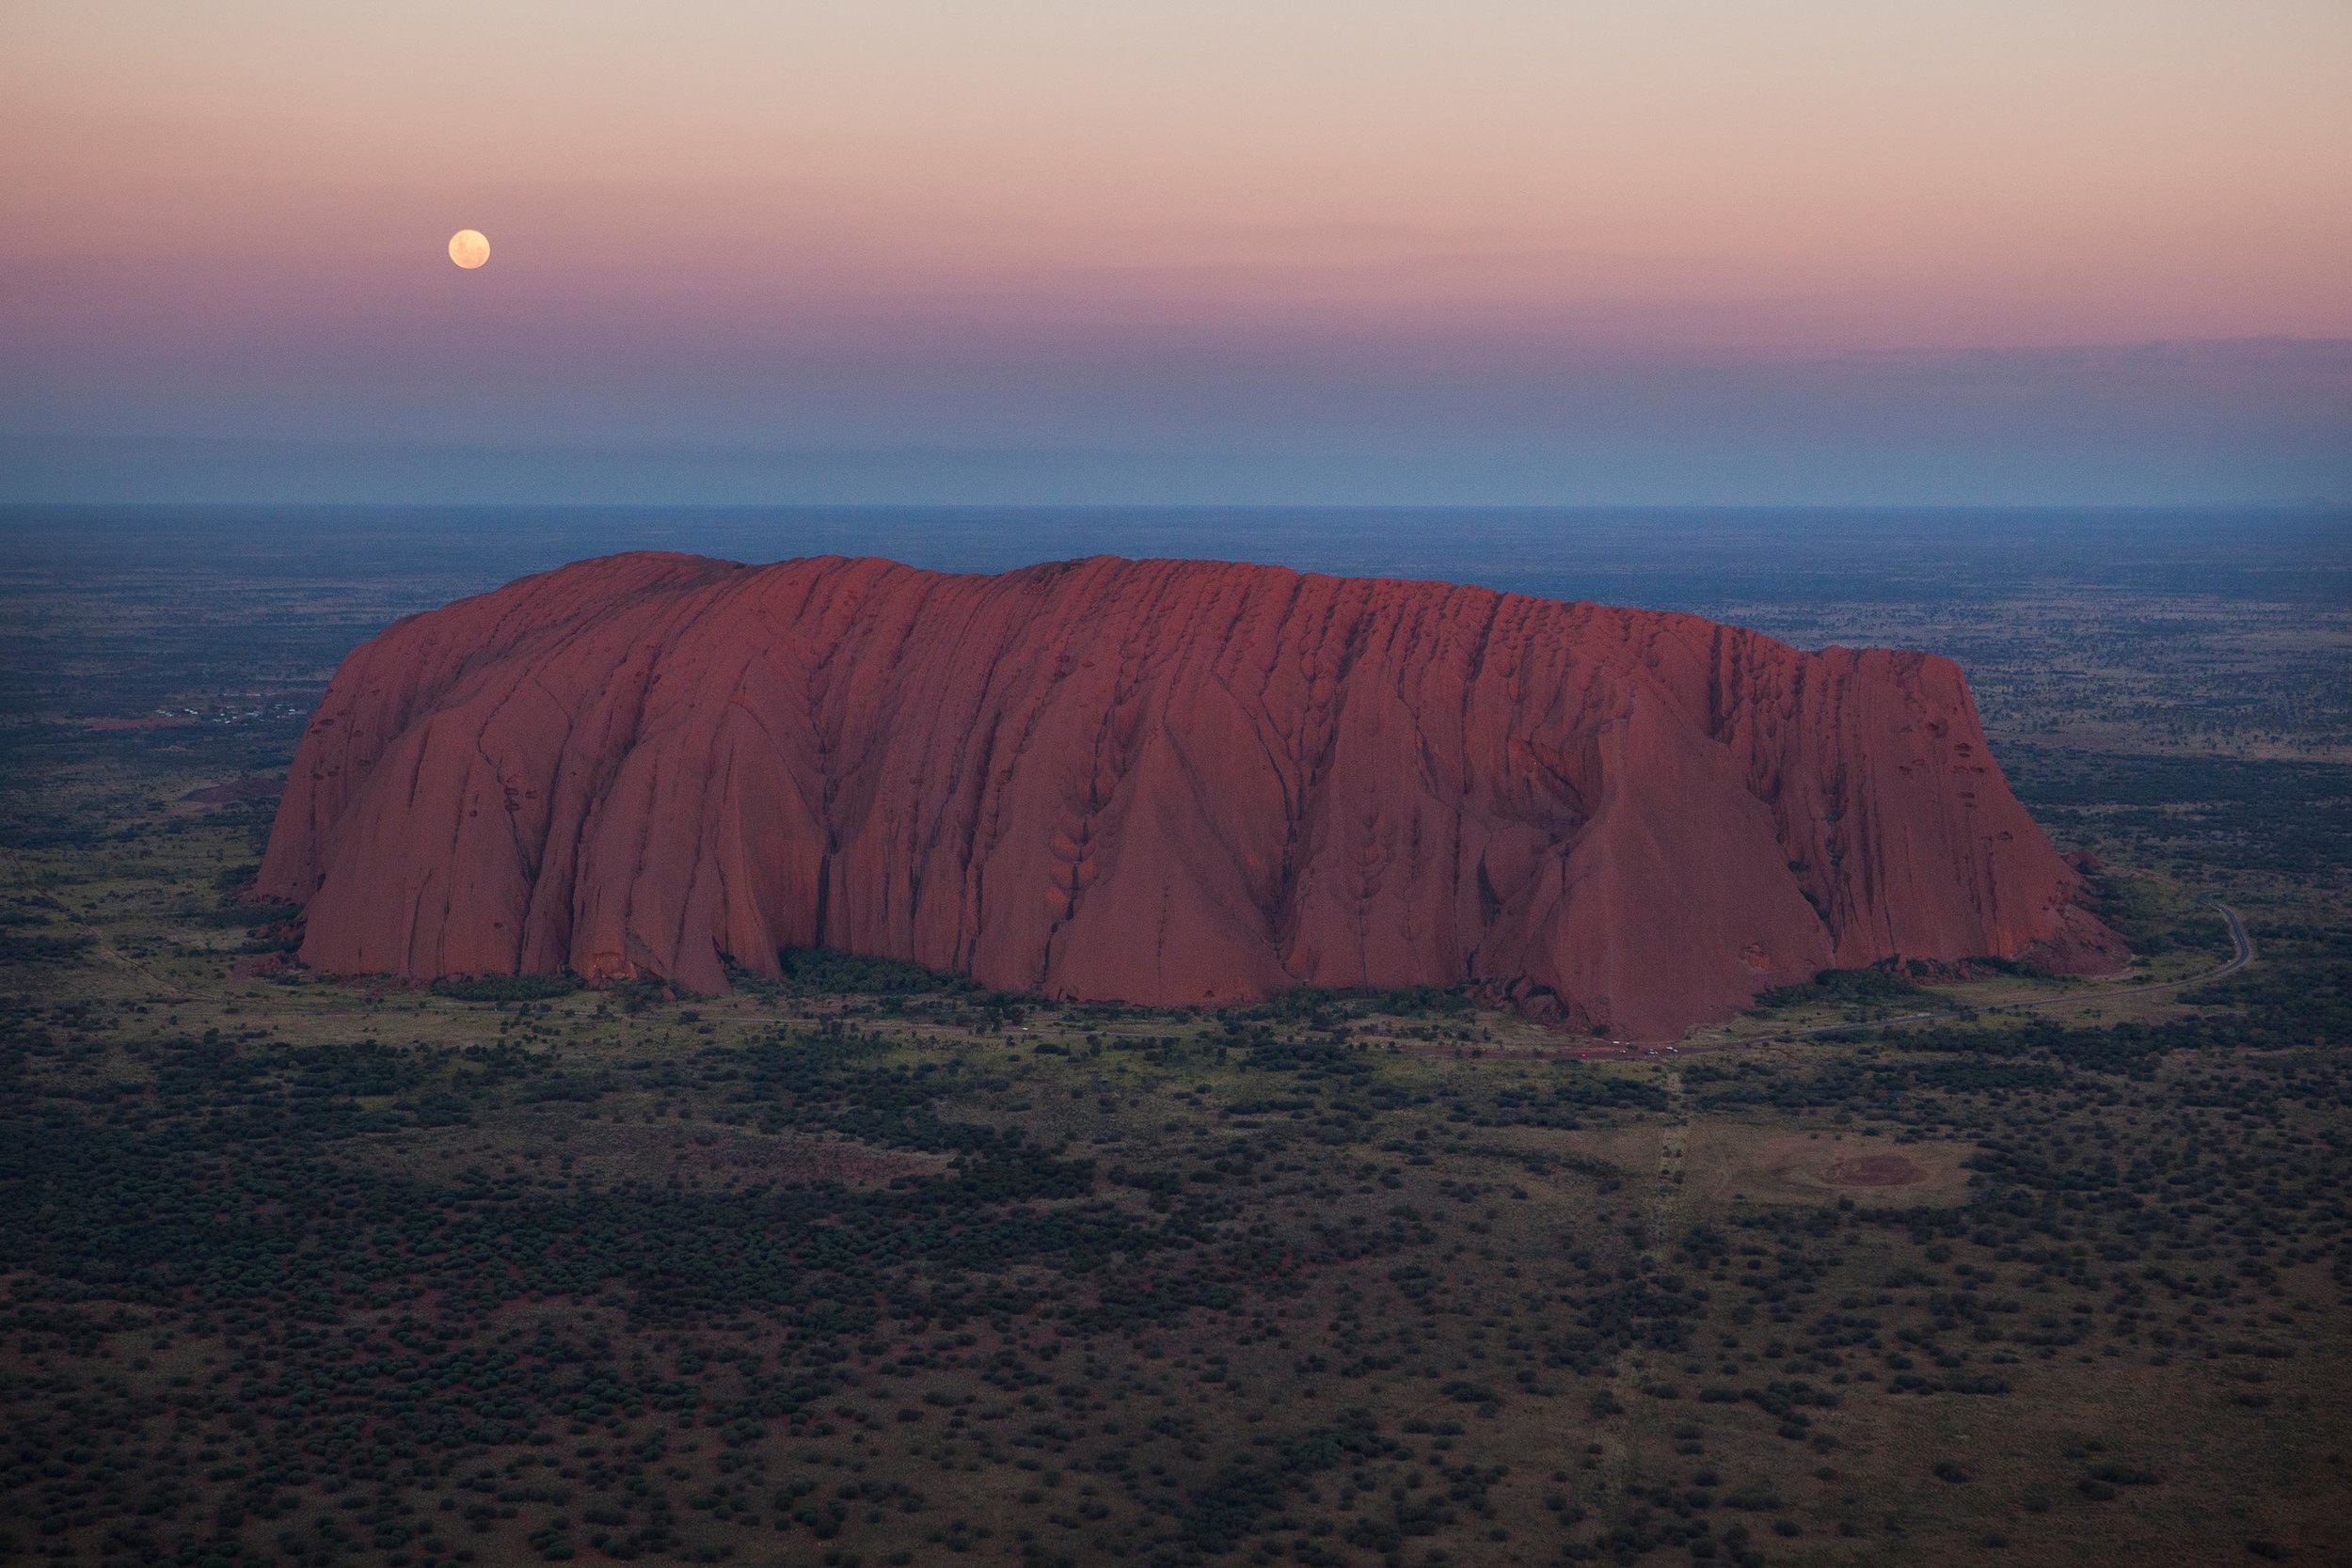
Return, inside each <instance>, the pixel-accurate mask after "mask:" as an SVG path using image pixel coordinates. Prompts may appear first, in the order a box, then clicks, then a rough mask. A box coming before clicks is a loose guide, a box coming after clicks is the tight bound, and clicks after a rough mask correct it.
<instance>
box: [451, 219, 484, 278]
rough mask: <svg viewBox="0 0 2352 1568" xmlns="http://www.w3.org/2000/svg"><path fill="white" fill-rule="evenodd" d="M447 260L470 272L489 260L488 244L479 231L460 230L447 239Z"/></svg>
mask: <svg viewBox="0 0 2352 1568" xmlns="http://www.w3.org/2000/svg"><path fill="white" fill-rule="evenodd" d="M449 259H450V260H451V261H454V262H456V263H457V264H458V265H459V266H461V267H464V268H465V269H466V270H468V271H469V272H470V271H472V270H473V269H474V268H475V267H478V266H480V265H481V264H482V263H483V262H485V261H488V260H489V259H490V242H489V241H488V239H486V238H485V237H484V235H483V232H482V230H479V229H460V230H458V231H457V232H456V233H454V234H452V235H451V236H450V237H449Z"/></svg>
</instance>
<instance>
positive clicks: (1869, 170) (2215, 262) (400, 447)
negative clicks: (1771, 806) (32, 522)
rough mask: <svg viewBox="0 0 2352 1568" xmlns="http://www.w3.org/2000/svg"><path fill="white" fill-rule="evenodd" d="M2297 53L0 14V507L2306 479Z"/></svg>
mask: <svg viewBox="0 0 2352 1568" xmlns="http://www.w3.org/2000/svg"><path fill="white" fill-rule="evenodd" d="M2347 58H2352V10H2347V9H2346V8H2344V7H2343V6H2342V5H2340V4H2334V3H2328V0H2251V3H2247V4H2237V5H2224V4H2220V3H2191V0H2143V3H2138V4H2133V5H2123V4H2119V3H2107V0H2085V3H2079V4H2070V5H2066V6H2060V7H2042V6H2031V5H2026V4H2022V3H2013V0H1998V3H1993V4H1986V5H1980V6H1970V7H1959V6H1948V7H1946V6H1914V5H1898V6H1884V5H1878V6H1865V5H1861V4H1844V3H1835V0H1787V3H1781V4H1772V5H1761V6H1735V5H1730V4H1695V3H1668V4H1652V5H1635V4H1630V3H1626V4H1575V5H1563V4H1553V5H1538V4H1532V3H1525V4H1523V3H1516V0H1474V3H1471V4H1466V5H1456V6H1451V7H1439V6H1436V5H1421V4H1399V3H1393V0H1375V3H1372V4H1366V5H1355V6H1340V5H1336V4H1323V3H1301V4H1290V5H1283V6H1278V7H1246V6H1241V5H1235V4H1229V3H1226V0H1203V3H1199V4H1192V5H1186V6H1175V5H1166V4H1158V3H1149V4H1140V5H1132V6H1121V7H1087V6H1080V5H1076V4H1074V3H1068V0H1041V3H1037V4H1026V5H1018V6H1009V7H983V6H979V5H975V4H969V3H948V0H930V3H918V0H883V3H879V4H874V5H867V6H861V7H857V8H829V9H822V10H820V9H818V8H805V7H799V6H787V5H775V6H769V5H754V4H749V3H730V0H687V3H683V4H679V5H675V6H672V7H666V8H645V7H637V6H626V5H620V4H612V3H603V0H596V3H584V4H575V5H563V6H558V5H553V4H544V5H543V4H524V3H515V0H504V3H499V4H491V5H475V6H457V5H453V4H438V3H434V4H420V5H413V6H407V7H402V8H379V9H373V10H367V11H362V10H358V9H356V8H318V7H300V6H295V5H293V4H291V3H285V0H236V3H229V4H222V5H218V6H213V7H208V8H202V9H201V10H198V9H194V8H176V7H165V6H161V5H155V4H131V3H104V0H100V3H80V4H73V5H66V4H58V3H52V0H27V3H25V4H21V5H17V6H12V7H10V8H8V10H7V12H6V13H5V15H0V149H4V150H0V499H15V500H24V499H67V500H72V499H80V500H126V499H127V500H142V499H144V500H154V499H178V500H241V501H242V500H252V501H289V500H412V499H413V500H484V501H496V500H520V501H565V500H576V499H596V500H671V501H695V500H723V501H839V500H872V501H993V502H1008V501H1010V502H1041V501H1077V502H1103V501H1171V502H1221V501H1235V502H1250V501H1329V502H1398V503H1410V502H1422V501H1438V502H1504V503H1509V502H1561V503H1573V502H1588V503H1589V502H1654V503H1669V504H1671V503H1701V502H1759V503H1771V502H1849V503H1851V502H1864V503H1897V502H1900V503H2002V502H2115V503H2152V502H2188V501H2268V500H2296V499H2344V498H2345V497H2347V496H2352V455H2348V454H2352V285H2347V282H2346V279H2347V278H2352V96H2348V95H2346V94H2345V93H2344V91H2343V90H2342V74H2343V73H2342V66H2343V62H2344V60H2345V59H2347ZM461 228H475V229H479V230H483V231H484V232H485V233H486V234H487V235H488V236H489V240H490V243H491V245H492V246H493V251H492V259H491V261H490V262H489V263H488V264H487V265H486V266H484V267H482V268H480V269H479V270H476V271H461V270H460V269H458V268H456V267H453V265H451V263H450V261H449V260H448V258H447V256H446V255H445V253H444V246H445V245H446V244H447V242H448V240H449V237H450V235H451V234H452V233H453V231H454V230H459V229H461Z"/></svg>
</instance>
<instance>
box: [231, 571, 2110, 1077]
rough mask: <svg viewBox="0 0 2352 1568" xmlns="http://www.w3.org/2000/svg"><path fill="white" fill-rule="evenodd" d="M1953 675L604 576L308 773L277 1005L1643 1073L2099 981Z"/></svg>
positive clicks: (1472, 597)
mask: <svg viewBox="0 0 2352 1568" xmlns="http://www.w3.org/2000/svg"><path fill="white" fill-rule="evenodd" d="M2077 888H2078V878H2077V876H2076V874H2075V873H2074V871H2073V870H2072V869H2070V868H2069V867H2068V866H2067V865H2066V864H2065V863H2063V862H2062V861H2061V860H2060V859H2059V857H2058V854H2057V853H2056V852H2055V851H2054V850H2053V849H2052V848H2051V847H2050V844H2049V842H2048V841H2047V840H2046V839H2045V838H2044V837H2043V836H2042V832H2041V831H2040V830H2039V829H2037V828H2036V827H2035V826H2034V824H2033V823H2032V821H2031V820H2030V819H2028V817H2027V816H2026V813H2025V811H2024V809H2023V808H2022V807H2020V806H2019V805H2018V803H2017V801H2016V799H2015V798H2014V797H2013V796H2012V795H2011V794H2010V790H2009V787H2008V785H2007V784H2006V783H2005V782H2004V781H2003V779H2002V777H2001V774H2000V771H1999V769H1998V768H1996V767H1995V766H1994V761H1993V758H1992V756H1991V754H1990V753H1989V752H1988V751H1987V748H1986V745H1985V741H1984V736H1983V735H1982V733H1981V731H1980V729H1979V725H1978V721H1977V717H1976V712H1975V708H1974V705H1973V704H1972V703H1971V701H1970V699H1969V695H1968V690H1967V687H1966V684H1965V682H1964V681H1963V677H1962V675H1961V673H1960V671H1959V669H1958V668H1957V667H1956V666H1954V665H1953V664H1951V663H1950V662H1948V661H1947V660H1945V659H1942V658H1938V657H1932V656H1930V655H1926V654H1918V653H1896V652H1889V651H1885V650H1880V649H1869V650H1863V651H1858V652H1857V651H1852V650H1848V649H1841V648H1831V649H1827V650H1825V651H1823V652H1820V653H1812V654H1808V653H1801V652H1798V651H1797V650H1795V649H1792V648H1789V647H1787V646H1785V645H1784V644H1781V643H1779V642H1775V641H1772V640H1771V639H1770V638H1767V637H1764V636H1762V635H1760V634H1758V633H1756V632H1752V631H1745V630H1741V629H1739V628H1736V627H1730V626H1717V625H1714V624H1712V623H1709V622H1707V621H1703V620H1700V619H1697V618H1695V617H1692V616H1688V615H1674V614H1658V613H1651V612H1645V611H1639V610H1613V609H1608V608H1605V607H1602V606H1598V605H1592V604H1562V603H1556V602H1552V601H1549V600H1542V599H1532V598H1525V597H1520V596H1517V595H1513V594H1495V593H1490V592H1487V591H1486V590H1483V589H1476V588H1461V587H1454V586H1450V585H1447V584H1443V583H1434V582H1399V581H1390V580H1381V579H1364V578H1328V577H1316V576H1302V575H1300V574H1297V573H1295V572H1290V571H1286V570H1281V569H1278V568H1274V567H1265V566H1247V565H1231V564H1219V563H1214V562H1180V561H1144V562H1132V561H1122V560H1118V559H1114V558H1097V559H1093V560H1089V561H1080V562H1063V563H1058V564H1055V565H1048V566H1038V567H1032V568H1029V569H1026V570H1023V571H1018V572H1011V573H1008V574H1006V575H1004V576H1001V577H955V576H944V575H941V574H937V573H932V572H925V571H919V570H916V569H914V568H912V567H908V566H903V565H899V564H897V563H895V562H887V561H875V560H856V561H850V560H841V559H836V558H826V559H816V560H805V561H792V562H782V563H780V564H776V565H772V566H765V567H750V566H742V565H737V564H734V563H732V562H718V561H708V560H703V559H699V558H695V557H689V556H676V555H656V554H632V555H624V556H614V557H611V558H608V559H604V560H599V561H591V562H581V563H580V564H577V565H573V566H568V567H564V568H563V569H562V570H559V571H555V572H550V573H548V574H546V575H544V576H541V577H536V578H525V579H523V580H522V581H519V582H516V583H513V584H510V585H509V586H507V587H505V588H503V589H501V590H499V591H498V592H496V593H492V594H485V595H483V596H482V597H479V598H474V599H468V600H463V601H460V602H459V603H456V604H453V605H450V606H448V607H447V608H445V609H442V610H436V611H433V612H431V613H429V614H424V615H420V616H416V617H414V618H412V619H409V620H406V621H404V622H401V623H400V624H399V625H397V626H392V627H391V628H389V630H387V631H385V632H384V633H383V634H382V635H380V636H378V637H376V638H375V639H374V640H373V641H370V642H368V643H367V644H365V645H364V646H362V647H360V648H359V649H358V650H357V651H355V652H354V653H353V654H352V655H351V656H350V657H349V658H348V659H346V660H345V661H344V663H343V666H342V669H341V671H340V672H338V673H337V674H336V676H335V680H334V683H333V684H332V686H330V687H329V688H328V690H327V694H326V700H325V702H324V703H323V704H322V705H321V706H320V708H319V711H318V713H317V715H316V716H315V717H314V718H313V719H312V721H311V722H310V729H309V731H308V733H307V734H306V735H305V736H304V737H303V740H302V744H301V748H300V751H299V752H298V753H297V755H296V759H295V763H294V769H293V773H292V776H291V778H290V779H289V781H288V784H287V787H286V793H285V797H284V800H283V801H282V802H281V804H280V807H279V811H278V820H277V826H276V829H275V832H273V834H272V836H271V840H270V846H269V852H268V856H267V859H266V860H265V862H264V863H263V865H262V876H261V881H260V890H261V891H262V893H264V894H267V895H272V896H276V897H280V898H285V899H289V900H293V901H295V902H298V903H303V904H306V905H307V906H308V910H307V927H306V934H305V938H304V941H303V944H302V948H301V957H302V958H303V960H304V961H305V962H307V963H309V964H310V965H311V966H313V967H314V968H318V969H323V970H328V971H336V972H343V973H379V972H390V973H393V974H403V975H409V976H416V977H430V976H436V975H443V974H509V973H516V972H530V971H541V970H555V969H561V968H564V967H566V966H568V967H570V968H571V969H574V970H576V971H578V972H579V973H580V974H582V975H585V976H589V977H592V978H594V977H619V976H628V975H640V974H654V975H660V976H662V977H665V978H668V979H672V980H675V981H676V982H677V983H678V984H680V985H682V986H685V987H689V988H691V989H694V990H720V989H722V988H723V986H724V985H725V976H726V973H727V966H728V965H729V964H730V963H732V964H735V965H738V966H740V967H741V968H743V969H745V970H750V971H755V972H759V973H767V974H772V973H774V972H775V971H776V968H777V953H778V950H779V949H780V948H783V947H787V946H805V945H824V946H833V947H839V948H846V949H849V950H850V951H853V952H859V953H867V954H876V955H884V956H890V957H898V958H913V959H915V960H918V961H920V962H922V963H925V964H929V965H931V966H933V967H936V968H941V969H956V970H961V971H965V972H967V973H969V974H972V975H974V976H975V977H976V978H977V979H978V980H980V981H982V982H983V983H985V984H988V985H991V986H996V987H1002V988H1006V989H1025V990H1041V991H1044V992H1047V993H1050V994H1054V995H1057V996H1065V997H1077V998H1088V999H1120V1000H1126V1001H1133V1002H1142V1003H1153V1004H1188V1003H1223V1002H1231V1001H1237V1000H1243V999H1248V998H1254V997H1259V996H1263V995H1264V994H1266V993H1268V992H1270V991H1273V990H1279V989H1280V988H1282V987H1284V986H1289V985H1295V984H1300V983H1311V984H1316V985H1326V986H1357V985H1375V986H1391V985H1404V984H1412V983H1420V982H1431V983H1438V984H1452V983H1455V982H1459V981H1464V980H1470V981H1480V982H1486V983H1489V984H1491V985H1492V986H1493V987H1494V988H1495V989H1497V990H1502V991H1504V992H1506V993H1507V994H1509V995H1510V996H1512V997H1514V998H1516V999H1518V1001H1519V1002H1520V1003H1521V1005H1523V1006H1527V1007H1529V1008H1530V1009H1531V1010H1534V1011H1535V1012H1537V1013H1538V1014H1539V1015H1543V1016H1549V1017H1552V1018H1556V1019H1557V1020H1559V1021H1560V1022H1563V1023H1564V1024H1566V1025H1568V1026H1570V1027H1574V1028H1594V1027H1597V1028H1600V1029H1603V1030H1606V1031H1608V1032H1610V1033H1613V1034H1616V1035H1619V1036H1627V1037H1644V1038H1659V1037H1673V1036H1675V1035H1677V1034H1678V1033H1679V1032H1681V1031H1682V1030H1683V1029H1685V1028H1686V1027H1688V1026H1689V1025H1691V1024H1693V1023H1696V1022H1702V1021H1706V1020H1709V1019H1715V1018H1721V1017H1723V1016H1724V1015H1726V1014H1729V1013H1731V1012H1733V1011H1735V1010H1737V1009H1738V1008H1740V1006H1744V1005H1745V1004H1746V1003H1747V1002H1748V1001H1749V999H1750V998H1751V997H1752V996H1753V994H1754V993H1755V992H1756V990H1759V989H1760V988H1762V987H1765V986H1771V985H1778V984H1784V983H1788V982H1791V981H1796V980H1801V979H1804V978H1808V977H1810V976H1811V975H1812V974H1813V973H1814V972H1815V971H1817V970H1820V969H1822V968H1824V967H1829V966H1832V965H1836V966H1840V967H1851V966H1857V965H1862V964H1867V963H1871V962H1874V961H1876V960H1879V959H1883V958H1894V957H1904V958H1946V959H1951V958H1970V957H1979V956H2000V957H2008V958H2014V957H2019V956H2027V955H2030V956H2037V957H2040V958H2043V959H2045V960H2047V961H2050V962H2052V963H2054V964H2055V965H2057V966H2058V967H2061V968H2074V969H2087V968H2099V967H2106V966H2111V965H2112V964H2113V963H2114V962H2115V961H2116V960H2117V958H2119V956H2120V955H2121V951H2122V950H2121V947H2120V944H2118V943H2117V942H2116V941H2115V939H2114V938H2113V936H2112V934H2111V933H2109V932H2108V931H2107V930H2106V928H2105V927H2102V926H2100V925H2099V924H2098V923H2097V922H2096V921H2095V920H2093V919H2092V918H2091V917H2090V915H2088V914H2087V913H2086V912H2084V911H2082V910H2080V909H2078V908H2076V907H2075V904H2074V898H2075V895H2076V892H2077Z"/></svg>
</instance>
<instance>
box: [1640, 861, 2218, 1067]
mask: <svg viewBox="0 0 2352 1568" xmlns="http://www.w3.org/2000/svg"><path fill="white" fill-rule="evenodd" d="M2206 907H2207V908H2209V909H2211V910H2213V911H2215V912H2216V913H2217V914H2219V915H2220V916H2221V918H2222V921H2223V922H2224V923H2225V924H2226V925H2227V926H2228V927H2230V945H2231V947H2232V948H2233V949H2234V951H2233V953H2232V954H2231V957H2230V961H2229V962H2227V963H2225V964H2222V965H2221V966H2220V967H2218V968H2216V969H2208V970H2206V971H2204V972H2203V973H2201V974H2190V975H2187V976H2185V977H2184V978H2182V979H2178V980H2152V981H2148V982H2146V983H2145V984H2141V985H2137V986H2118V987H2116V988H2115V989H2114V990H2102V991H2093V992H2087V993H2085V994H2082V995H2077V996H2053V997H2050V998H2048V999H2047V1000H2045V1001H2041V1002H2004V1003H2001V1004H2000V1005H1998V1006H1991V1007H1942V1008H1938V1009H1935V1010H1933V1011H1930V1012H1923V1013H1899V1014H1898V1015H1896V1016H1895V1017H1893V1018H1878V1019H1872V1020H1870V1021H1869V1022H1867V1023H1825V1024H1822V1025H1820V1027H1818V1028H1813V1029H1790V1030H1786V1031H1784V1032H1782V1033H1780V1034H1777V1035H1749V1036H1746V1037H1743V1038H1740V1039H1733V1040H1715V1041H1710V1042H1708V1044H1705V1045H1696V1046H1682V1045H1678V1047H1677V1051H1676V1054H1677V1055H1686V1056H1687V1055H1689V1054H1690V1053H1692V1052H1694V1051H1720V1050H1722V1049H1723V1048H1724V1047H1725V1046H1733V1045H1770V1044H1773V1043H1776V1042H1778V1041H1782V1040H1802V1039H1812V1038H1816V1037H1820V1036H1822V1035H1843V1034H1847V1033H1850V1032H1851V1031H1852V1030H1855V1029H1877V1028H1883V1027H1884V1026H1885V1025H1887V1024H1889V1023H1928V1022H1933V1021H1934V1020H1936V1019H1939V1018H1962V1017H1965V1016H1967V1015H1969V1014H1971V1013H1979V1014H1981V1013H2037V1012H2046V1011H2052V1010H2056V1009H2060V1008H2066V1007H2088V1006H2097V1005H2098V1004H2101V1003H2104V1002H2106V1001H2108V1000H2110V999H2112V998H2114V997H2118V996H2145V995H2149V994H2151V993H2153V992H2155V991H2166V990H2185V989H2186V988H2187V987H2190V986H2201V985H2203V984H2205V983H2206V982H2207V981H2210V980H2219V979H2222V978H2224V977H2225V976H2228V975H2232V974H2236V973H2237V972H2238V971H2239V970H2241V969H2244V968H2245V967H2246V966H2247V965H2248V964H2250V963H2252V962H2253V961H2254V939H2253V938H2252V937H2250V936H2248V935H2247V934H2246V922H2245V921H2243V920H2240V919H2239V918H2238V912H2237V911H2235V910H2233V909H2232V908H2230V906H2229V905H2227V904H2218V903H2215V902H2213V901H2212V900H2210V899H2208V900H2207V901H2206ZM1633 1049H1635V1050H1657V1049H1662V1048H1661V1047H1652V1046H1635V1047H1634V1048H1633Z"/></svg>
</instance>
